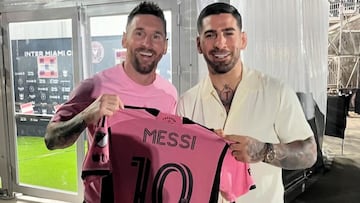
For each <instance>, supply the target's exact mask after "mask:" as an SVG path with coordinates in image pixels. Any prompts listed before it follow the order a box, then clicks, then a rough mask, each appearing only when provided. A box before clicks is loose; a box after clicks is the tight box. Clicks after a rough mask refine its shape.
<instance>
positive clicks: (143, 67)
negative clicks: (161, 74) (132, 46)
mask: <svg viewBox="0 0 360 203" xmlns="http://www.w3.org/2000/svg"><path fill="white" fill-rule="evenodd" d="M142 50H143V49H137V50H135V53H134V52H133V53H132V54H131V55H132V57H131V60H130V61H131V64H132V66H133V67H134V68H135V70H136V71H137V72H138V73H140V74H143V75H146V74H149V73H151V72H152V71H154V70H155V69H156V67H157V64H158V62H159V61H160V59H161V56H156V52H155V51H153V50H150V51H151V52H152V53H153V54H154V55H155V56H156V58H155V59H154V60H153V61H152V62H151V63H147V64H143V63H141V59H140V58H139V57H138V56H137V54H136V53H139V52H140V51H142Z"/></svg>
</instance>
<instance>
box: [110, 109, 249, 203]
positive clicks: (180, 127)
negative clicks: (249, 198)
mask: <svg viewBox="0 0 360 203" xmlns="http://www.w3.org/2000/svg"><path fill="white" fill-rule="evenodd" d="M108 126H109V131H110V133H109V134H110V142H109V143H110V162H111V167H112V176H113V187H114V188H113V193H114V202H116V203H122V202H157V203H162V202H164V203H172V202H174V203H175V202H176V203H178V202H194V203H198V202H217V199H218V194H219V191H220V190H221V188H223V190H222V194H223V195H224V197H228V198H229V200H232V198H233V196H236V197H238V196H240V195H242V194H244V193H246V192H247V191H249V190H250V189H251V188H252V187H253V186H254V183H253V180H252V177H251V176H250V173H249V165H248V164H245V163H241V162H237V161H236V160H235V159H234V158H233V157H232V156H231V154H230V153H227V148H228V145H227V143H226V142H225V141H224V140H223V139H221V138H220V137H218V136H217V135H216V134H215V133H214V132H213V131H210V130H209V129H206V128H204V127H203V126H200V125H198V124H195V123H194V122H192V121H190V120H188V119H186V118H181V117H178V116H174V115H170V114H165V113H161V112H159V111H157V110H155V109H148V108H147V109H143V108H142V109H128V108H126V109H125V110H121V111H120V112H119V113H117V114H115V115H114V116H112V117H110V118H108ZM224 158H225V159H224ZM234 164H236V165H234ZM225 165H226V167H223V166H225ZM222 167H223V168H225V169H226V168H232V167H236V168H237V169H234V170H232V171H231V170H229V169H226V170H225V171H224V173H223V172H222ZM234 171H235V172H236V174H233V175H232V174H230V173H232V172H234ZM241 172H242V173H241ZM223 174H224V175H225V176H226V177H227V178H223ZM220 176H221V178H223V179H221V181H220ZM239 188H240V189H239Z"/></svg>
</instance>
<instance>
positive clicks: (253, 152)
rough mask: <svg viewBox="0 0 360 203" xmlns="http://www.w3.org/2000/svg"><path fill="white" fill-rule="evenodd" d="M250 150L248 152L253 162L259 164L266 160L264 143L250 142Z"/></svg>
mask: <svg viewBox="0 0 360 203" xmlns="http://www.w3.org/2000/svg"><path fill="white" fill-rule="evenodd" d="M248 146H249V148H248V150H247V154H248V155H249V157H250V158H251V160H250V161H251V162H258V161H262V160H263V159H264V155H265V148H264V143H262V142H257V141H250V143H249V144H248Z"/></svg>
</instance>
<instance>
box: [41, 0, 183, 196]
mask: <svg viewBox="0 0 360 203" xmlns="http://www.w3.org/2000/svg"><path fill="white" fill-rule="evenodd" d="M167 45H168V44H167V38H166V21H165V17H164V14H163V11H162V10H161V9H160V8H159V7H158V5H157V4H155V3H152V2H142V3H140V4H139V5H138V6H136V7H135V8H134V9H133V10H132V11H131V12H130V14H129V16H128V21H127V25H126V32H125V33H123V38H122V46H123V47H124V48H126V49H127V52H126V60H125V61H124V62H123V63H122V64H119V65H116V66H115V67H112V68H109V69H107V70H104V71H102V72H100V73H98V74H95V75H94V76H93V77H91V78H88V79H86V80H84V81H82V82H81V84H79V85H78V86H77V87H76V88H75V89H74V90H73V91H72V93H71V95H70V98H69V100H68V101H67V102H66V103H64V104H63V105H62V106H61V107H60V108H59V109H58V110H57V112H56V114H55V115H54V117H53V118H52V120H51V121H50V122H49V124H48V126H47V129H46V135H45V143H46V146H47V148H48V149H51V150H53V149H61V148H65V147H69V146H71V145H72V144H74V143H75V141H76V140H77V139H78V137H79V135H80V134H81V132H82V131H83V130H84V129H86V128H87V129H88V136H87V137H88V144H89V146H91V145H92V144H93V140H96V141H97V142H98V141H99V140H97V138H96V137H95V136H94V133H95V128H96V126H97V123H98V122H99V120H100V118H102V117H103V116H111V115H113V113H114V112H116V111H118V110H119V109H123V108H124V105H133V106H140V107H151V108H156V109H159V110H160V111H162V112H165V113H175V108H176V104H177V90H176V88H175V87H174V86H173V85H172V84H171V83H170V82H168V81H167V80H165V79H164V78H162V77H160V75H158V74H157V73H156V68H157V64H158V62H159V61H160V59H161V58H162V55H164V54H165V53H166V51H167ZM97 144H99V146H100V145H101V142H98V143H97ZM86 158H88V157H86ZM91 159H92V160H97V161H98V162H99V164H98V166H97V167H99V170H97V171H98V172H99V173H98V174H96V173H93V174H91V173H88V174H84V173H83V178H84V186H85V201H84V202H100V199H101V192H103V191H102V190H101V189H102V187H101V185H102V181H103V179H104V177H105V176H106V174H107V172H106V171H108V168H107V166H108V161H109V160H108V159H106V157H105V158H104V157H91ZM100 162H101V163H100ZM84 166H88V164H86V163H85V162H84ZM93 167H96V166H93ZM93 171H95V172H96V170H93Z"/></svg>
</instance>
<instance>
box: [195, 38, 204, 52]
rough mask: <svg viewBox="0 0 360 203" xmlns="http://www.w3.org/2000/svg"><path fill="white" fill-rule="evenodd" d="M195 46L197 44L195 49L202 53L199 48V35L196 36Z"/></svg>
mask: <svg viewBox="0 0 360 203" xmlns="http://www.w3.org/2000/svg"><path fill="white" fill-rule="evenodd" d="M196 46H197V50H198V52H199V54H202V53H203V52H202V50H201V46H200V37H199V36H197V37H196Z"/></svg>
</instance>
